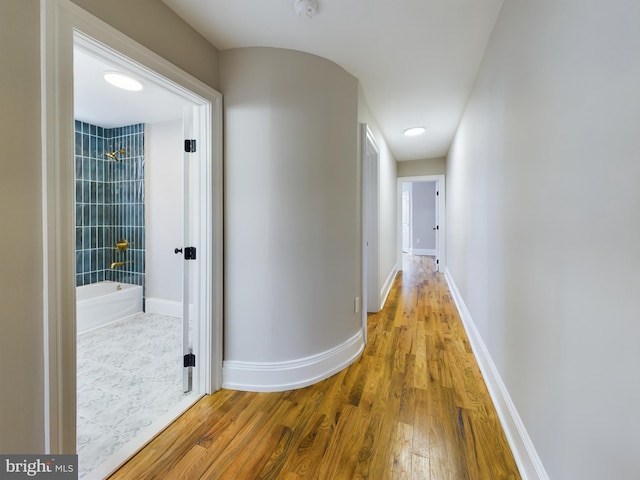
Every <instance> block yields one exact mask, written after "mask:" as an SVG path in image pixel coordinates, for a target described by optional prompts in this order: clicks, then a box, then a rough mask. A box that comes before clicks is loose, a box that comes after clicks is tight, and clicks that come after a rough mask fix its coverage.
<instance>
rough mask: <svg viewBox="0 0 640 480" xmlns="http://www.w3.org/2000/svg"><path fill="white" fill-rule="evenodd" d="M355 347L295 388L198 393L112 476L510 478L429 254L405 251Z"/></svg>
mask: <svg viewBox="0 0 640 480" xmlns="http://www.w3.org/2000/svg"><path fill="white" fill-rule="evenodd" d="M368 335H369V337H368V338H369V343H368V345H367V346H366V348H365V351H364V353H363V355H362V356H361V358H360V359H359V360H357V361H356V362H355V363H354V364H353V365H351V366H350V367H349V368H347V369H345V370H343V371H341V372H339V373H338V374H336V375H334V376H332V377H330V378H329V379H327V380H324V381H322V382H320V383H317V384H315V385H312V386H310V387H307V388H303V389H300V390H293V391H287V392H278V393H250V392H239V391H231V390H220V391H218V392H216V393H215V394H213V395H210V396H207V397H204V398H203V399H201V400H200V401H199V402H198V403H196V405H194V406H193V407H192V408H191V409H190V410H189V411H188V412H186V413H185V414H184V415H183V416H182V417H180V418H179V419H178V420H177V421H176V422H175V423H174V424H172V425H171V426H170V427H168V428H167V429H166V430H165V431H164V432H163V433H161V434H160V435H159V436H158V437H157V438H156V439H154V440H153V441H152V442H151V443H149V444H148V445H147V447H145V448H144V449H142V450H141V451H140V452H139V453H138V454H137V455H136V456H135V457H133V458H132V459H131V460H130V461H129V462H128V463H127V464H125V465H124V466H123V467H122V468H121V469H120V470H119V471H117V472H116V473H115V474H114V475H112V476H111V477H110V478H111V479H114V480H115V479H127V480H129V479H133V478H138V479H146V478H163V479H173V478H182V479H189V480H191V479H197V478H207V479H242V480H253V479H276V478H277V479H286V480H294V479H321V480H335V479H345V480H352V479H355V478H370V479H375V480H382V479H399V480H400V479H402V480H406V479H416V480H417V479H433V480H443V479H447V480H461V479H470V480H471V479H474V480H475V479H477V480H488V479H514V480H515V479H520V475H519V474H518V470H517V467H516V465H515V461H514V459H513V456H512V454H511V452H510V449H509V446H508V444H507V442H506V439H505V436H504V434H503V431H502V428H501V426H500V423H499V420H498V418H497V415H496V412H495V410H494V407H493V405H492V403H491V399H490V397H489V394H488V392H487V389H486V386H485V384H484V381H483V379H482V376H481V374H480V371H479V369H478V366H477V364H476V361H475V358H474V357H473V355H472V353H471V349H470V346H469V342H468V340H467V337H466V334H465V332H464V328H463V326H462V323H461V321H460V318H459V316H458V313H457V311H456V308H455V305H454V304H453V301H452V299H451V297H450V294H449V291H448V288H447V285H446V281H445V279H444V276H443V275H442V274H438V273H435V270H434V264H433V257H419V256H407V255H405V256H404V265H403V272H400V273H399V274H398V276H397V277H396V279H395V282H394V285H393V288H392V290H391V293H390V295H389V298H388V300H387V303H386V306H385V308H384V310H382V311H381V312H379V313H378V314H375V315H370V316H369V332H368Z"/></svg>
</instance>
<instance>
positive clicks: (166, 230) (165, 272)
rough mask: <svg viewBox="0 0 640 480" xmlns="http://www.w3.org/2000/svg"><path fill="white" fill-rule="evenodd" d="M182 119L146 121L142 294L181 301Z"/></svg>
mask: <svg viewBox="0 0 640 480" xmlns="http://www.w3.org/2000/svg"><path fill="white" fill-rule="evenodd" d="M182 137H183V135H182V119H181V118H179V119H176V120H174V121H168V122H161V123H152V124H147V125H146V130H145V143H146V145H147V155H146V158H145V181H146V189H147V190H146V191H147V195H146V198H145V206H146V216H147V218H146V228H145V236H146V264H145V267H146V298H147V307H148V306H149V301H150V300H151V302H152V304H153V303H156V305H157V300H160V301H162V302H182V262H183V261H184V257H183V256H182V255H176V254H175V253H174V249H175V248H176V247H180V248H181V247H183V245H182V216H183V212H182V208H183V198H182V176H183V175H182V162H183V160H182V157H183V152H182V146H183V138H182Z"/></svg>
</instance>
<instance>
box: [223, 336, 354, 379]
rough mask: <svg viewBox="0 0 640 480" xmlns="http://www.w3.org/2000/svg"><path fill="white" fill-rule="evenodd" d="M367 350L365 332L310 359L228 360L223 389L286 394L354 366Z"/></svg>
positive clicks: (225, 364) (224, 371)
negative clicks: (276, 360)
mask: <svg viewBox="0 0 640 480" xmlns="http://www.w3.org/2000/svg"><path fill="white" fill-rule="evenodd" d="M363 350H364V335H363V331H362V329H360V330H358V332H357V333H356V334H355V335H353V336H352V337H351V338H349V339H347V340H346V341H344V342H343V343H341V344H340V345H338V346H336V347H333V348H331V349H329V350H327V351H325V352H322V353H319V354H316V355H311V356H309V357H305V358H300V359H296V360H287V361H284V362H242V361H236V360H226V361H225V362H224V363H223V366H222V387H223V388H228V389H231V390H243V391H247V392H282V391H286V390H293V389H296V388H303V387H307V386H309V385H313V384H314V383H317V382H319V381H321V380H324V379H326V378H329V377H330V376H332V375H333V374H335V373H338V372H339V371H340V370H342V369H344V368H346V367H348V366H349V365H351V364H352V363H353V362H354V361H355V360H356V359H357V358H358V357H359V356H360V354H361V353H362V352H363Z"/></svg>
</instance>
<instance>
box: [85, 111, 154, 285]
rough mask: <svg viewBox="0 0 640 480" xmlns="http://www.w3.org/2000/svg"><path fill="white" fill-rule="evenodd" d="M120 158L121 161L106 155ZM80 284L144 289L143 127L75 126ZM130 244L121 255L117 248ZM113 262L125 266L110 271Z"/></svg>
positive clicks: (139, 125) (140, 125) (87, 124)
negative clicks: (114, 284) (108, 283)
mask: <svg viewBox="0 0 640 480" xmlns="http://www.w3.org/2000/svg"><path fill="white" fill-rule="evenodd" d="M120 149H124V153H117V154H116V156H117V160H112V159H109V158H107V156H106V153H111V152H115V151H117V150H120ZM75 178H76V204H75V206H76V285H77V286H80V285H87V284H90V283H95V282H100V281H104V280H112V281H116V282H126V283H132V284H135V285H142V286H143V288H144V284H145V280H144V271H145V265H144V261H145V251H144V246H145V243H144V242H145V234H144V196H145V195H144V124H138V125H130V126H123V127H117V128H102V127H99V126H96V125H91V124H89V123H85V122H80V121H77V120H76V122H75ZM122 239H126V240H127V241H128V242H129V249H128V250H127V251H126V252H121V251H119V250H118V249H117V248H116V246H115V245H116V243H117V242H119V241H120V240H122ZM113 262H126V263H125V264H124V265H122V266H116V267H114V268H113V269H112V268H110V267H111V264H112V263H113Z"/></svg>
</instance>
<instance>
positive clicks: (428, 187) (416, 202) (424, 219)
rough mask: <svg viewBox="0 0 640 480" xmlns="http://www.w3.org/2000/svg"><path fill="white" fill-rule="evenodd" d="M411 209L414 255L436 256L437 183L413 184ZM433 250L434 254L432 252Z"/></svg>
mask: <svg viewBox="0 0 640 480" xmlns="http://www.w3.org/2000/svg"><path fill="white" fill-rule="evenodd" d="M412 184H413V188H412V195H411V200H412V203H413V208H412V209H411V214H412V217H413V218H412V222H413V228H412V229H411V232H412V237H413V238H412V239H411V243H412V246H413V251H414V253H422V254H424V255H435V248H436V232H435V230H434V229H433V227H435V226H436V183H435V182H412ZM431 250H433V253H431V252H430V251H431Z"/></svg>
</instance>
